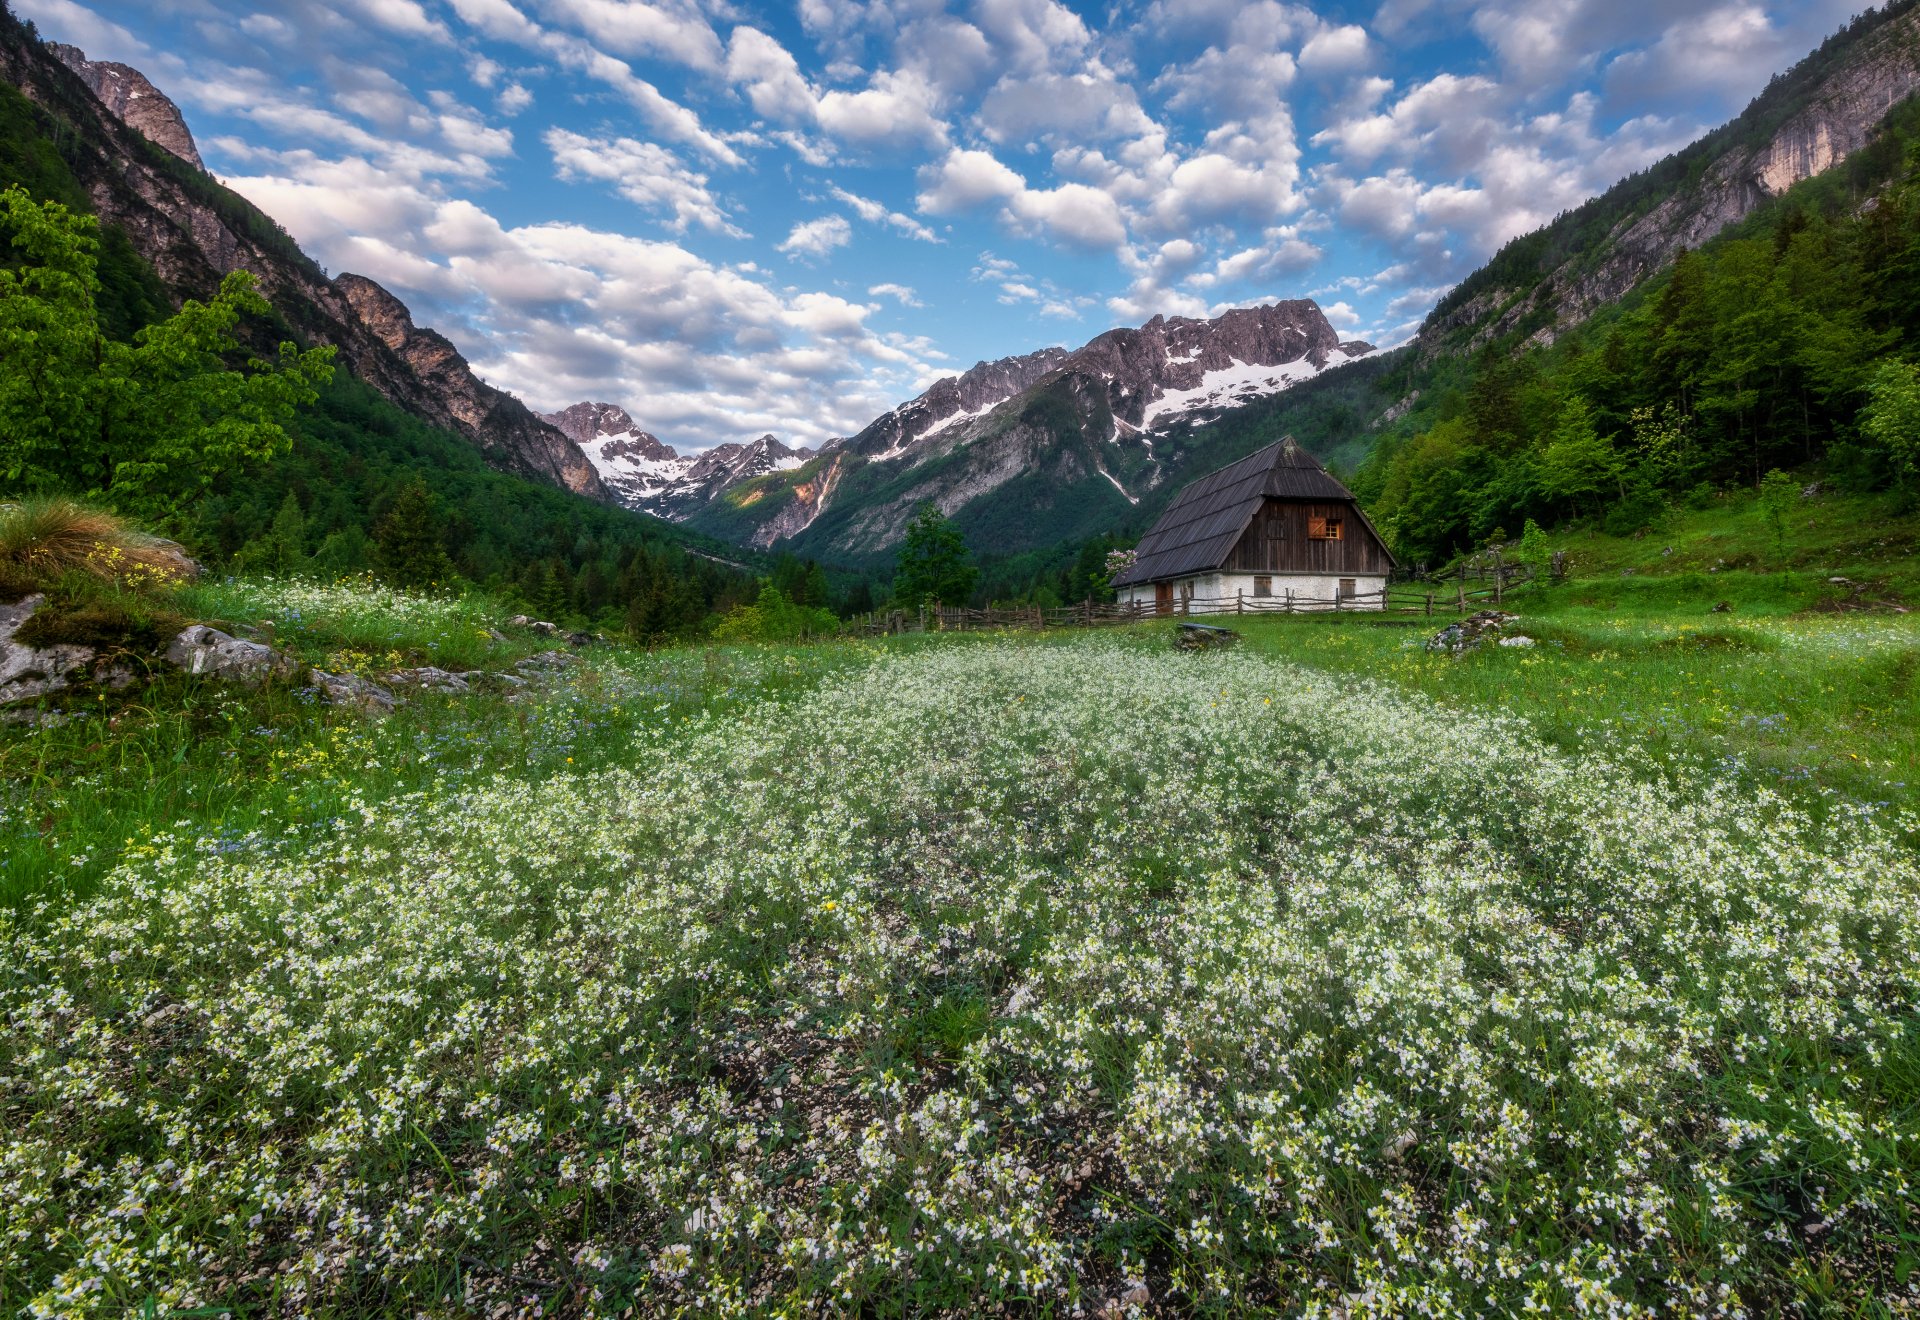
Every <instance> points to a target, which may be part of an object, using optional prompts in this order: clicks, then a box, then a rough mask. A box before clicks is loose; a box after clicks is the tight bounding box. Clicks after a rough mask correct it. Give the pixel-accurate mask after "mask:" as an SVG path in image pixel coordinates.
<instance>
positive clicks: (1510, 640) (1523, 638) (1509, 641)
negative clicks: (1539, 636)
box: [1500, 633, 1534, 646]
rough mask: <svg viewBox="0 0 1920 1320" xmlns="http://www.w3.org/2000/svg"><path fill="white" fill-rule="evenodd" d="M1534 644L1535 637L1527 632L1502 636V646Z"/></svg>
mask: <svg viewBox="0 0 1920 1320" xmlns="http://www.w3.org/2000/svg"><path fill="white" fill-rule="evenodd" d="M1533 644H1534V641H1533V638H1531V637H1529V636H1527V635H1526V634H1525V633H1515V634H1514V635H1513V636H1511V637H1502V638H1501V639H1500V645H1502V646H1532V645H1533Z"/></svg>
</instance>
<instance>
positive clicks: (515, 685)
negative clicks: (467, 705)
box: [460, 669, 527, 692]
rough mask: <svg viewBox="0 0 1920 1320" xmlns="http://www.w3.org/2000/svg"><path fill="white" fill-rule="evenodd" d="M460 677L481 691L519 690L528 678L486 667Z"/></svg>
mask: <svg viewBox="0 0 1920 1320" xmlns="http://www.w3.org/2000/svg"><path fill="white" fill-rule="evenodd" d="M460 677H462V678H464V679H466V680H467V682H469V683H471V684H472V685H473V686H474V687H475V688H477V689H478V690H479V691H481V692H518V691H519V690H520V689H521V688H524V687H525V686H526V685H527V680H526V679H524V678H522V677H521V676H520V675H518V674H508V673H498V674H495V673H489V672H488V671H486V670H484V669H480V670H475V671H474V672H473V673H471V674H462V675H461V676H460Z"/></svg>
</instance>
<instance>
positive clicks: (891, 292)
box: [867, 283, 926, 307]
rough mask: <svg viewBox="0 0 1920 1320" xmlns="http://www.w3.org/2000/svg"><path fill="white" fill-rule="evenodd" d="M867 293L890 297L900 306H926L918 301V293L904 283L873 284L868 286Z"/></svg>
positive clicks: (875, 296) (877, 296)
mask: <svg viewBox="0 0 1920 1320" xmlns="http://www.w3.org/2000/svg"><path fill="white" fill-rule="evenodd" d="M867 293H868V295H869V296H871V297H874V298H891V299H893V300H894V301H895V302H897V303H899V304H900V305H901V306H902V307H925V306H926V304H925V303H923V302H921V301H920V299H919V297H918V295H916V294H915V293H914V291H913V290H912V289H911V288H909V287H908V286H907V285H905V284H891V283H889V284H875V285H871V286H869V287H868V289H867Z"/></svg>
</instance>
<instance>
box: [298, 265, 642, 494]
mask: <svg viewBox="0 0 1920 1320" xmlns="http://www.w3.org/2000/svg"><path fill="white" fill-rule="evenodd" d="M333 287H334V288H335V289H336V290H337V291H338V292H339V294H340V296H341V297H342V298H343V299H344V300H345V301H346V305H347V306H348V308H350V309H351V310H352V312H353V315H354V317H355V318H356V319H357V320H358V321H359V323H360V325H361V326H363V327H365V328H366V329H367V330H369V331H371V332H372V333H373V336H374V338H375V339H377V340H378V341H379V342H380V343H381V344H383V345H384V346H385V347H386V348H387V349H388V350H389V351H390V352H391V353H392V354H393V355H394V356H395V357H397V358H398V359H399V360H400V361H401V362H402V363H403V364H405V366H406V367H407V368H408V372H407V376H408V377H411V379H408V378H406V377H402V378H400V379H397V380H395V381H393V382H392V384H391V388H392V390H393V393H392V394H390V395H389V397H391V398H393V401H394V402H395V403H397V404H399V405H400V406H401V407H403V408H405V409H406V410H407V411H408V412H410V413H412V414H414V416H416V417H420V418H423V419H424V420H426V421H429V422H432V423H433V424H434V425H436V426H442V427H445V428H446V429H447V430H450V431H455V432H458V433H459V434H461V435H464V436H466V437H467V438H468V439H470V440H472V441H473V442H474V443H475V444H476V445H478V446H480V448H481V449H482V450H484V451H485V452H486V454H487V457H488V458H489V459H490V460H491V461H492V462H493V464H494V465H495V466H496V467H500V468H503V469H505V470H507V471H510V472H519V473H521V474H523V475H525V476H530V477H535V478H537V479H539V480H542V481H549V482H552V483H553V484H554V485H556V486H561V487H564V488H565V489H567V490H570V491H572V492H574V493H575V494H576V495H588V496H591V497H593V498H594V499H602V500H610V499H612V498H613V495H612V492H611V491H609V490H608V489H607V488H606V486H605V485H604V484H603V483H602V482H601V480H600V477H599V475H598V474H597V473H596V472H595V471H594V470H593V465H592V464H591V463H589V462H587V459H586V456H585V455H584V454H582V453H581V452H580V448H579V446H577V445H575V444H574V443H573V442H572V441H570V440H568V439H567V437H566V436H564V435H562V434H561V433H560V431H559V430H558V429H557V428H555V427H553V426H550V425H548V424H547V423H546V422H543V421H541V420H540V419H539V418H538V417H536V416H534V414H533V413H532V412H530V411H528V409H527V407H526V405H524V404H522V403H521V402H520V401H519V400H518V399H516V398H514V397H513V396H512V395H511V394H507V393H505V392H503V391H501V390H496V389H494V388H493V386H491V385H488V384H487V383H486V382H484V381H482V380H481V379H480V378H479V377H478V376H476V375H474V374H473V371H472V369H471V368H470V367H468V366H467V360H466V359H465V358H463V357H461V356H460V350H459V349H457V348H455V347H454V346H453V344H452V343H451V342H450V341H449V340H448V339H447V337H446V336H445V335H442V334H439V333H437V332H435V331H433V330H423V329H420V328H419V327H417V326H415V325H414V323H413V316H412V314H411V313H409V312H408V311H407V307H406V304H405V303H403V302H401V301H400V300H399V299H398V298H396V297H394V296H393V295H392V294H391V293H388V292H387V291H386V290H385V289H383V288H381V287H380V286H379V285H378V284H375V283H374V282H373V281H372V280H370V279H368V278H366V277H365V276H364V275H351V274H342V275H341V276H340V277H339V278H338V279H336V280H334V282H333Z"/></svg>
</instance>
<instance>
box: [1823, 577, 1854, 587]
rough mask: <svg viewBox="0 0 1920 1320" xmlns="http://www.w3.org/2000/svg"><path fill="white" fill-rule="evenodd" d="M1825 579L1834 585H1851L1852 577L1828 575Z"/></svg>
mask: <svg viewBox="0 0 1920 1320" xmlns="http://www.w3.org/2000/svg"><path fill="white" fill-rule="evenodd" d="M1827 581H1829V582H1831V583H1832V584H1833V585H1834V586H1836V587H1850V586H1852V585H1853V579H1852V578H1843V577H1830V578H1828V579H1827Z"/></svg>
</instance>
